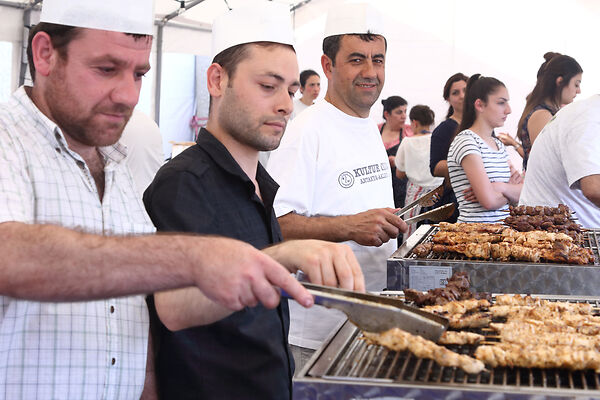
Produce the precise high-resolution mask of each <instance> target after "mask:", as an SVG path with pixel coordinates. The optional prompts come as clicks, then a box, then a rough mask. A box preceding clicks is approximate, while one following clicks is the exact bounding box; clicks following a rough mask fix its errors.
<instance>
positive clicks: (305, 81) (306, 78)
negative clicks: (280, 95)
mask: <svg viewBox="0 0 600 400" xmlns="http://www.w3.org/2000/svg"><path fill="white" fill-rule="evenodd" d="M320 92H321V77H320V76H319V74H317V72H316V71H313V70H312V69H306V70H304V71H302V72H300V93H301V94H302V97H299V98H296V99H294V111H292V115H291V116H290V119H294V118H296V117H297V116H298V114H300V113H301V112H302V111H304V110H306V109H307V108H308V107H310V106H312V105H313V104H315V100H316V99H317V97H319V93H320Z"/></svg>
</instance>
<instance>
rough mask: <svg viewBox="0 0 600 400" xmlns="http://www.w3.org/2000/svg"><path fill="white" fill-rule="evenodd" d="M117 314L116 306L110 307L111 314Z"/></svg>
mask: <svg viewBox="0 0 600 400" xmlns="http://www.w3.org/2000/svg"><path fill="white" fill-rule="evenodd" d="M114 312H115V307H114V306H110V313H111V314H112V313H114Z"/></svg>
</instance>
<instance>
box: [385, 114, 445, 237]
mask: <svg viewBox="0 0 600 400" xmlns="http://www.w3.org/2000/svg"><path fill="white" fill-rule="evenodd" d="M409 118H410V126H411V128H412V131H413V132H414V135H413V136H411V137H407V138H405V139H404V140H402V142H401V143H400V146H399V147H398V153H397V154H396V160H395V162H396V176H397V177H398V178H399V179H406V178H408V186H407V188H406V201H405V203H406V204H408V203H411V202H413V201H415V200H416V199H418V198H419V197H421V196H422V195H424V194H425V193H427V192H429V191H430V190H432V189H435V188H436V187H438V186H439V185H441V184H442V182H444V178H436V177H433V176H432V175H431V173H430V172H429V168H427V166H428V164H429V151H430V145H431V130H430V129H431V125H433V123H434V121H435V114H434V112H433V110H431V109H430V108H429V107H428V106H425V105H416V106H414V107H413V108H411V109H410V114H409ZM420 211H421V206H418V205H417V206H416V207H414V208H413V209H412V210H410V212H409V213H408V215H407V216H406V217H405V219H406V218H411V217H414V216H415V215H417V214H419V213H420ZM416 226H417V225H416V224H410V225H409V226H408V231H407V232H406V235H405V240H406V239H407V238H408V237H409V236H410V235H411V234H412V233H413V232H414V231H415V229H416Z"/></svg>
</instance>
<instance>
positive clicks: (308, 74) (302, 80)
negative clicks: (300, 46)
mask: <svg viewBox="0 0 600 400" xmlns="http://www.w3.org/2000/svg"><path fill="white" fill-rule="evenodd" d="M311 76H319V74H317V72H316V71H313V70H312V69H305V70H304V71H302V72H300V87H301V88H302V89H304V86H306V81H307V80H308V78H310V77H311ZM319 78H320V76H319Z"/></svg>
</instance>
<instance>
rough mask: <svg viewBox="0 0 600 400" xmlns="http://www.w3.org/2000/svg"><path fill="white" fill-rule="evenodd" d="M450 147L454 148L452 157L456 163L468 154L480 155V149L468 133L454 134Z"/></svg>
mask: <svg viewBox="0 0 600 400" xmlns="http://www.w3.org/2000/svg"><path fill="white" fill-rule="evenodd" d="M452 147H453V148H454V159H455V160H456V163H457V164H458V165H460V164H461V163H462V160H463V159H464V158H465V157H466V156H468V155H469V154H477V155H478V156H479V157H481V149H480V148H479V146H478V145H477V142H476V141H475V138H474V137H473V136H471V135H470V134H462V135H458V136H456V138H454V141H453V142H452Z"/></svg>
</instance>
